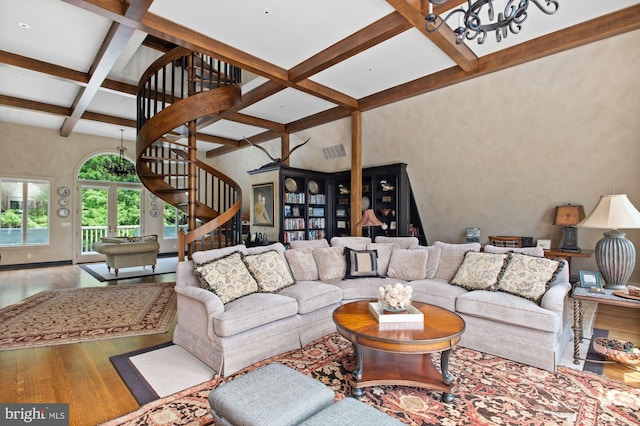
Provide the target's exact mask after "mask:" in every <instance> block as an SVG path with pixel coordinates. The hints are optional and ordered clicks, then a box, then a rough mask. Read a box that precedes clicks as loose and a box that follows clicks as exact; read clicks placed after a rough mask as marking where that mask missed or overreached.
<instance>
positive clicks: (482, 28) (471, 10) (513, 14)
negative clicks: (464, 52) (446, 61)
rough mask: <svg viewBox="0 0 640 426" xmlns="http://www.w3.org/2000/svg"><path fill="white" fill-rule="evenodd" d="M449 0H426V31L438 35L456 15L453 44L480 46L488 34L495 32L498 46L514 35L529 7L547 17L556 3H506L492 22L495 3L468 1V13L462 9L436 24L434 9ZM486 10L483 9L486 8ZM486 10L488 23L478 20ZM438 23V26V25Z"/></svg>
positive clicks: (516, 0) (526, 0) (511, 0)
mask: <svg viewBox="0 0 640 426" xmlns="http://www.w3.org/2000/svg"><path fill="white" fill-rule="evenodd" d="M447 1H448V0H429V14H428V15H427V16H426V17H425V21H426V27H425V28H426V30H427V31H428V32H430V33H432V32H435V31H438V30H439V29H440V27H442V25H444V24H445V23H446V22H447V21H448V20H449V18H451V17H452V16H454V15H458V18H459V19H458V27H456V28H455V29H454V30H453V32H454V33H455V35H456V43H457V44H460V43H462V41H463V40H464V39H465V38H466V39H467V40H476V41H477V42H478V44H483V43H484V42H485V41H486V39H487V33H488V32H491V31H495V33H496V40H497V41H498V42H500V41H502V39H504V38H506V37H507V35H508V34H509V32H511V33H512V34H517V33H519V32H520V30H521V29H522V23H523V22H524V21H525V20H526V19H527V16H529V14H528V11H527V9H528V7H529V3H533V4H535V5H536V6H537V7H538V9H540V10H541V11H542V12H544V13H546V14H547V15H553V14H554V13H556V12H557V11H558V1H557V0H507V1H506V4H505V6H504V11H503V12H499V13H498V18H497V19H496V18H495V10H494V9H495V8H494V5H493V4H494V1H496V0H475V1H472V0H467V9H466V10H465V9H464V8H462V7H459V8H457V9H454V10H452V11H451V12H449V14H448V15H447V17H446V18H444V20H439V18H438V15H436V14H434V13H433V5H434V4H435V5H436V6H440V5H444V4H445V3H447ZM485 6H486V8H485ZM485 10H486V14H487V16H488V20H489V22H488V23H487V22H483V17H482V16H481V15H482V14H483V13H484V11H485ZM438 21H439V22H438Z"/></svg>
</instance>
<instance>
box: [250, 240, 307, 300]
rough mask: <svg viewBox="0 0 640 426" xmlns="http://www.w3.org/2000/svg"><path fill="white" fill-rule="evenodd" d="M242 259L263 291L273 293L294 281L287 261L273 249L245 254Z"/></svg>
mask: <svg viewBox="0 0 640 426" xmlns="http://www.w3.org/2000/svg"><path fill="white" fill-rule="evenodd" d="M242 260H243V261H244V263H245V264H246V265H247V268H248V269H249V272H251V275H253V276H254V278H255V279H256V281H257V282H258V289H259V290H260V291H261V292H263V293H275V292H277V291H279V290H281V289H283V288H285V287H289V286H290V285H293V284H294V283H295V281H294V280H293V277H292V276H291V272H290V271H289V267H288V266H287V263H286V262H285V260H284V259H283V258H282V256H281V255H280V254H279V253H278V252H277V251H275V250H271V251H267V252H264V253H260V254H250V255H246V256H244V257H243V258H242Z"/></svg>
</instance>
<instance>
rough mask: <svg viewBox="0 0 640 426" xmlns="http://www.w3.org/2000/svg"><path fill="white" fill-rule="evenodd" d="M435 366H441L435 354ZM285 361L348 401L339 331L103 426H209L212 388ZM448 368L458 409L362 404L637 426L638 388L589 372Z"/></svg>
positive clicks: (482, 357) (404, 390) (489, 365)
mask: <svg viewBox="0 0 640 426" xmlns="http://www.w3.org/2000/svg"><path fill="white" fill-rule="evenodd" d="M435 358H436V359H435V360H434V361H437V362H436V365H438V364H439V359H438V356H435ZM272 362H279V363H282V364H284V365H287V366H289V367H291V368H294V369H296V370H298V371H301V372H302V373H304V374H307V375H309V376H311V377H314V378H315V379H317V380H320V381H322V382H323V383H325V384H326V385H327V386H329V387H331V388H332V389H333V390H334V391H335V392H336V399H342V398H344V397H345V396H350V392H351V387H350V385H349V384H348V383H349V382H350V381H351V379H352V375H351V373H350V372H351V371H352V370H353V368H354V363H355V358H354V355H353V350H352V347H351V344H350V343H349V342H348V341H347V340H345V339H343V338H342V337H341V336H339V335H338V334H336V333H334V334H331V335H329V336H327V337H324V338H322V339H319V340H317V341H315V342H312V343H310V344H309V345H307V346H306V347H304V348H303V349H300V350H296V351H292V352H289V353H286V354H283V355H279V356H276V357H274V358H271V359H269V360H266V361H263V362H261V363H258V364H256V365H253V366H251V367H249V368H247V369H245V370H242V371H240V372H239V373H237V374H236V375H234V376H230V377H227V378H220V377H219V376H216V377H215V378H214V379H213V380H211V381H209V382H205V383H203V384H200V385H198V386H195V387H192V388H190V389H186V390H184V391H181V392H178V393H176V394H174V395H171V396H169V397H166V398H163V399H159V400H157V401H154V402H151V403H149V404H147V405H145V406H143V407H141V408H140V409H139V410H137V411H135V412H133V413H130V414H127V415H125V416H123V417H119V418H117V419H114V420H111V421H109V422H107V423H105V425H107V426H116V425H211V424H214V423H213V419H212V417H211V414H210V412H209V403H208V401H207V397H208V395H209V392H210V391H211V389H213V388H215V387H216V386H219V385H220V384H222V383H224V382H226V381H228V380H232V379H233V378H234V377H238V376H240V375H242V374H245V373H247V372H248V371H251V370H254V369H256V368H257V367H259V366H262V365H265V364H268V363H272ZM449 369H450V371H451V373H452V374H453V375H454V377H455V385H454V389H453V392H454V395H455V396H456V399H455V400H454V402H453V404H444V403H442V402H441V401H440V397H441V394H440V393H439V392H433V391H429V390H424V389H418V388H414V387H404V386H379V387H369V388H365V395H364V396H363V397H362V401H364V402H366V403H367V404H370V405H372V406H375V407H376V408H378V409H380V410H382V411H384V412H385V413H388V414H389V415H391V416H393V417H396V418H398V419H399V420H400V421H402V422H404V423H407V424H411V425H580V426H586V425H636V424H639V423H640V412H639V411H638V407H639V406H640V390H638V389H634V388H631V387H628V386H625V385H623V384H619V383H615V382H611V381H609V380H607V379H605V378H602V377H599V376H596V375H594V374H590V373H584V372H579V371H575V370H571V369H568V368H562V367H561V368H560V369H559V370H558V372H557V373H555V374H554V373H549V372H547V371H543V370H540V369H537V368H534V367H528V366H525V365H523V364H519V363H516V362H513V361H508V360H505V359H503V358H498V357H495V356H492V355H487V354H483V353H480V352H476V351H473V350H470V349H465V348H457V349H455V351H454V353H453V354H452V356H451V359H450V364H449Z"/></svg>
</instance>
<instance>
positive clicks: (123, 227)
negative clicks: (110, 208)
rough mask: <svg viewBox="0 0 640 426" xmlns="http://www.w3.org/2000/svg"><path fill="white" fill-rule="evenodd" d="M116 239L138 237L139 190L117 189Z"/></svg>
mask: <svg viewBox="0 0 640 426" xmlns="http://www.w3.org/2000/svg"><path fill="white" fill-rule="evenodd" d="M117 235H118V237H134V236H137V235H140V190H139V189H125V188H118V225H117Z"/></svg>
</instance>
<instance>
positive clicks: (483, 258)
mask: <svg viewBox="0 0 640 426" xmlns="http://www.w3.org/2000/svg"><path fill="white" fill-rule="evenodd" d="M508 257H509V256H508V255H507V254H492V253H480V252H477V251H468V252H467V253H466V254H465V255H464V260H463V261H462V265H460V268H458V272H456V275H455V276H454V277H453V279H452V280H451V284H453V285H457V286H459V287H462V288H465V289H467V290H491V291H493V290H495V289H496V286H497V284H498V277H499V276H500V272H502V270H503V268H504V266H505V263H506V261H507V258H508Z"/></svg>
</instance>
